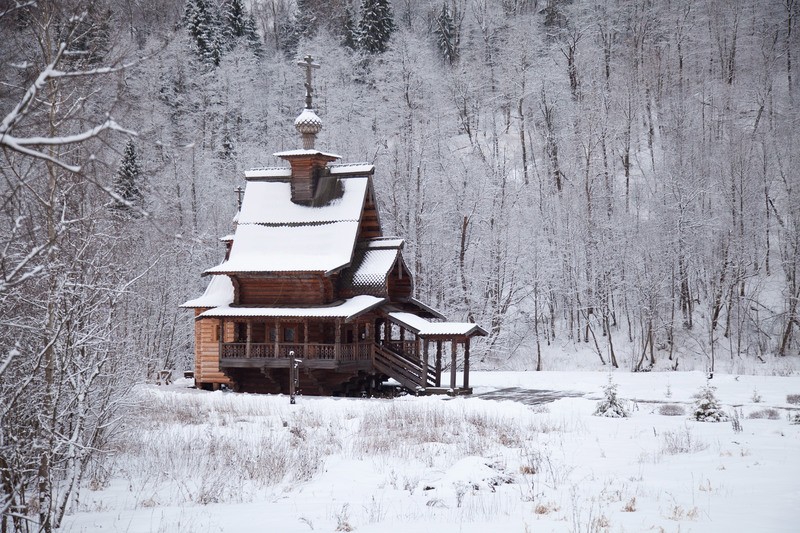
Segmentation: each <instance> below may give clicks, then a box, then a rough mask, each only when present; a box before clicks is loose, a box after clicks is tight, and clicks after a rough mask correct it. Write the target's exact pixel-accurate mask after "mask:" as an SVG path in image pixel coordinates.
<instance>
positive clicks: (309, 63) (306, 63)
mask: <svg viewBox="0 0 800 533" xmlns="http://www.w3.org/2000/svg"><path fill="white" fill-rule="evenodd" d="M297 64H298V65H299V66H301V67H303V68H304V69H306V109H313V108H312V107H311V93H312V92H313V89H312V88H311V69H315V68H319V65H317V64H316V63H314V59H313V58H312V57H311V56H306V57H305V58H304V59H302V60H300V61H298V62H297Z"/></svg>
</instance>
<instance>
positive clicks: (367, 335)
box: [217, 312, 474, 395]
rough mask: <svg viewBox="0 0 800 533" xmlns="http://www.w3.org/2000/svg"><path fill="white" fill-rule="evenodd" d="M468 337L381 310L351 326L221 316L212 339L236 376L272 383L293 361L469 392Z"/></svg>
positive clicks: (415, 388)
mask: <svg viewBox="0 0 800 533" xmlns="http://www.w3.org/2000/svg"><path fill="white" fill-rule="evenodd" d="M426 323H427V322H426ZM428 324H429V323H428ZM445 325H446V324H445ZM473 334H474V333H462V334H458V333H447V332H443V333H440V332H437V333H431V332H430V331H428V332H426V331H424V330H420V329H415V327H414V325H413V324H412V325H409V324H408V323H406V322H403V321H402V320H398V319H397V318H395V317H393V316H391V314H389V313H383V312H378V313H370V314H369V315H368V316H362V317H360V319H359V320H356V321H353V322H346V321H344V320H341V319H333V320H331V319H327V320H326V319H313V318H289V317H286V318H271V319H270V318H266V317H246V318H245V317H242V318H238V317H237V318H222V319H220V321H219V323H218V336H217V341H218V354H219V367H220V369H221V370H223V371H225V372H226V373H227V374H228V375H233V373H236V374H237V375H239V376H240V377H241V376H244V374H242V372H250V370H248V369H252V370H255V371H260V372H261V373H262V374H264V376H265V377H266V378H267V379H268V380H270V379H272V378H274V377H275V376H272V374H270V372H273V373H274V372H278V371H279V369H287V368H289V366H290V364H291V361H292V360H293V359H299V360H301V361H302V363H301V367H302V368H303V369H304V370H306V371H317V370H320V371H336V372H360V373H362V374H369V375H371V376H373V377H374V378H377V380H378V381H380V376H381V375H383V376H386V377H389V378H392V379H394V380H395V381H397V382H398V383H399V384H400V385H401V386H403V387H404V388H406V389H407V390H409V391H411V392H412V393H415V394H452V395H460V394H470V393H471V392H472V389H471V387H470V386H469V368H470V337H471V336H472V335H473ZM459 367H461V369H462V372H463V373H462V378H461V380H460V383H459V379H458V377H459V376H458V369H459ZM226 369H227V370H226ZM234 371H235V372H234ZM273 381H274V380H273Z"/></svg>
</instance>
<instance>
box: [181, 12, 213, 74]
mask: <svg viewBox="0 0 800 533" xmlns="http://www.w3.org/2000/svg"><path fill="white" fill-rule="evenodd" d="M183 21H184V24H185V25H186V29H187V30H188V32H189V35H191V37H192V40H193V41H194V45H195V51H196V52H197V55H198V56H200V59H201V60H202V61H203V62H204V63H207V64H210V65H214V66H219V61H220V58H221V56H222V53H221V50H220V44H219V39H218V38H217V31H216V24H215V21H214V13H213V12H212V9H211V7H210V6H209V4H208V3H207V2H206V0H187V2H186V10H185V11H184V16H183Z"/></svg>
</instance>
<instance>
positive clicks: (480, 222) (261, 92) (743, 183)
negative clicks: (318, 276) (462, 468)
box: [0, 0, 800, 530]
mask: <svg viewBox="0 0 800 533" xmlns="http://www.w3.org/2000/svg"><path fill="white" fill-rule="evenodd" d="M799 6H800V2H798V1H797V0H770V1H762V0H736V1H729V0H698V1H692V0H660V1H657V0H634V1H622V0H608V1H581V0H444V1H443V0H393V1H391V2H388V1H387V0H334V1H324V0H250V1H243V0H188V1H185V0H44V1H23V0H17V1H12V0H5V1H2V2H0V31H2V35H3V40H2V44H0V61H2V65H3V67H2V71H0V72H2V74H0V76H1V77H2V84H0V106H1V109H2V112H1V113H0V115H2V116H3V120H2V124H0V146H1V147H2V148H3V157H2V160H0V175H2V181H0V202H2V210H0V227H1V228H2V229H1V230H0V303H1V304H2V305H0V323H2V327H1V328H0V423H1V425H2V428H0V473H2V479H0V484H1V485H2V492H0V495H2V498H0V510H2V511H3V516H4V518H3V522H2V527H3V530H5V528H6V527H7V526H8V525H9V524H11V526H10V527H12V528H13V527H16V528H17V529H22V530H24V529H26V528H28V527H29V525H28V522H26V519H23V518H20V517H22V516H23V515H28V514H30V512H31V509H35V510H36V512H38V513H39V525H41V527H42V529H45V530H49V529H50V528H52V527H56V526H57V525H58V523H59V522H60V520H61V517H62V516H63V514H64V512H65V511H66V510H67V509H68V508H69V506H70V505H71V504H72V503H73V499H74V498H75V497H76V491H75V488H76V487H77V486H79V485H80V484H81V483H83V482H85V479H84V476H85V475H86V472H87V471H88V470H87V468H88V466H87V465H89V460H90V458H91V457H92V455H93V450H95V449H101V448H102V446H103V442H104V438H105V436H106V434H107V430H108V429H109V428H111V427H113V424H114V421H115V416H116V415H115V413H116V412H117V408H118V407H119V406H120V405H121V404H122V403H124V401H125V391H127V390H128V389H129V387H130V386H132V385H133V384H135V383H137V382H140V381H142V380H145V379H149V378H150V379H151V378H153V377H154V376H155V375H156V373H157V372H158V371H159V370H162V369H183V368H186V367H188V366H189V361H190V360H191V357H192V342H193V340H192V331H193V329H192V327H193V324H192V319H191V316H190V313H188V312H186V311H183V310H180V309H179V308H178V306H179V305H180V304H181V303H182V302H183V301H185V300H186V299H188V298H190V297H193V296H196V295H197V294H199V293H200V292H201V291H202V290H203V287H204V285H205V283H206V281H205V280H204V279H203V278H201V276H200V273H201V272H202V271H203V270H204V269H206V268H208V267H209V266H210V265H213V264H216V263H217V262H218V260H219V258H220V256H221V254H222V253H223V247H222V245H221V244H220V243H219V240H218V238H219V237H222V236H223V235H226V234H228V233H230V232H231V229H232V227H233V217H234V215H235V212H236V205H237V204H236V194H235V192H234V189H235V188H236V187H238V186H243V185H244V178H243V172H244V170H246V169H248V168H250V167H256V166H274V165H279V164H280V162H279V161H278V160H277V159H276V158H274V157H273V156H272V155H271V154H272V153H273V152H277V151H280V150H285V149H292V148H297V147H299V146H300V141H299V138H298V137H297V134H296V132H295V131H294V128H293V125H292V124H293V120H294V118H295V117H296V116H297V114H298V113H299V111H300V109H301V108H302V105H303V94H304V89H303V85H302V84H303V82H304V76H303V73H302V71H301V70H300V69H299V68H298V66H297V64H296V60H297V59H298V58H299V57H301V56H304V55H306V54H310V55H312V56H313V57H314V58H315V60H316V61H317V62H318V63H320V64H321V68H320V69H318V70H317V71H316V72H315V81H314V91H315V107H316V110H317V113H318V114H319V115H320V116H321V117H322V120H323V123H324V129H323V131H322V133H321V134H320V136H319V140H318V146H319V147H321V148H322V149H324V150H326V151H330V152H334V153H337V154H340V155H342V156H343V161H344V162H358V161H368V162H371V163H375V165H376V166H377V172H376V175H375V186H376V193H377V197H378V200H379V202H380V209H381V214H382V223H383V226H384V232H385V233H386V234H396V235H399V236H402V237H404V238H405V239H406V248H405V253H404V255H405V259H406V262H407V263H408V266H409V268H410V269H411V271H412V272H413V273H414V275H415V280H416V287H415V290H416V292H417V294H418V295H419V297H420V298H421V299H423V300H425V301H427V302H431V303H433V304H434V305H435V306H437V307H438V308H440V309H441V310H442V311H444V312H446V313H447V314H448V315H450V316H452V317H453V318H454V319H456V320H469V321H475V322H478V323H480V324H481V325H483V326H484V327H485V328H486V329H487V330H489V332H490V335H489V336H488V338H487V339H486V340H485V342H484V343H483V344H482V345H479V346H477V347H476V351H477V352H478V355H479V357H478V358H479V359H480V365H482V366H483V367H484V368H502V367H505V368H530V369H533V368H535V369H547V367H548V353H549V352H548V348H549V347H551V346H558V347H560V348H563V347H564V346H567V345H575V346H577V345H579V344H580V345H584V346H586V347H588V348H587V350H584V352H581V353H583V354H585V353H592V354H593V355H592V360H593V361H594V363H596V365H597V366H598V367H601V366H603V365H607V366H613V367H621V368H626V369H631V370H648V369H651V368H677V369H680V368H691V367H694V368H697V367H698V366H700V367H709V368H713V367H714V365H715V362H717V361H718V360H720V358H723V357H724V358H725V359H726V360H730V359H736V360H746V361H765V360H767V359H770V358H771V359H775V358H783V357H797V354H798V347H800V338H799V336H798V328H800V322H798V317H799V316H800V309H799V308H798V302H799V301H800V279H798V276H800V176H799V175H798V170H797V169H798V168H800V161H799V160H798V157H799V156H798V154H800V151H798V145H795V137H796V136H797V134H798V120H799V119H800V114H799V112H798V105H797V103H796V100H797V99H798V98H800V95H798V94H797V86H798V81H797V77H798V73H797V72H796V71H797V66H796V64H797V61H798V56H799V55H800V54H799V53H798V52H800V47H798V43H800V37H798V32H800V30H799V29H798V28H797V27H796V26H797V19H798V16H800V7H799ZM21 443H29V445H25V446H22V445H21ZM54 486H57V487H58V490H54V489H53V487H54ZM37 527H39V526H33V525H30V528H33V529H36V528H37Z"/></svg>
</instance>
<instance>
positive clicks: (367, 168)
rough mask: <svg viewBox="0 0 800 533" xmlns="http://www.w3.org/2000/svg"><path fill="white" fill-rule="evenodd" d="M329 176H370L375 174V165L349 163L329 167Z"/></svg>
mask: <svg viewBox="0 0 800 533" xmlns="http://www.w3.org/2000/svg"><path fill="white" fill-rule="evenodd" d="M328 169H329V170H330V173H331V176H341V175H347V174H372V173H373V172H375V165H373V164H370V163H349V164H340V165H329V166H328Z"/></svg>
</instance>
